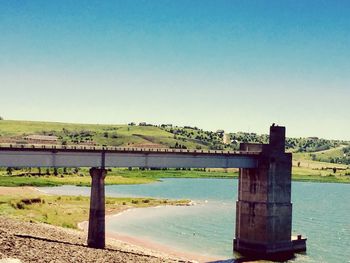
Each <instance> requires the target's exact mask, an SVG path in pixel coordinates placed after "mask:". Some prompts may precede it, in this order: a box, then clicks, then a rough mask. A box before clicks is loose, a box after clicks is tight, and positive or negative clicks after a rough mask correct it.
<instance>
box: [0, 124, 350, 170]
mask: <svg viewBox="0 0 350 263" xmlns="http://www.w3.org/2000/svg"><path fill="white" fill-rule="evenodd" d="M29 135H45V136H42V137H47V136H51V137H52V138H55V142H54V143H56V144H69V145H70V144H86V145H108V146H121V147H147V148H152V147H153V148H164V147H166V148H182V149H215V150H237V149H238V148H239V144H240V143H242V142H250V143H267V142H268V138H269V137H268V135H266V134H263V135H258V134H256V133H246V132H236V133H228V134H224V132H223V131H222V130H219V131H217V132H213V131H205V130H203V129H200V128H197V127H190V126H185V127H177V126H173V125H171V124H162V125H158V126H156V125H150V124H146V123H140V124H138V125H136V124H134V123H130V124H128V125H97V124H72V123H58V122H36V121H11V120H0V143H35V140H34V142H33V140H30V141H28V138H29V137H30V136H29ZM32 137H33V136H32ZM37 137H38V136H37ZM39 137H40V136H39ZM224 138H225V139H224ZM224 141H225V143H224ZM38 143H40V141H39V142H38ZM286 149H287V151H290V152H293V153H294V156H295V157H296V158H298V159H305V160H311V161H323V162H332V163H341V164H350V142H348V141H339V140H326V139H320V138H315V137H310V138H287V140H286Z"/></svg>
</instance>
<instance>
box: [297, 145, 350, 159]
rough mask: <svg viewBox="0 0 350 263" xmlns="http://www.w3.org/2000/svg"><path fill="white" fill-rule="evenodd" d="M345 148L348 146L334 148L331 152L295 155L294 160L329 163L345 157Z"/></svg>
mask: <svg viewBox="0 0 350 263" xmlns="http://www.w3.org/2000/svg"><path fill="white" fill-rule="evenodd" d="M344 147H346V146H340V147H337V148H332V149H329V150H325V151H319V152H307V153H306V152H303V153H293V159H295V160H303V161H313V160H317V161H320V162H329V160H330V159H335V158H342V157H344V151H343V148H344Z"/></svg>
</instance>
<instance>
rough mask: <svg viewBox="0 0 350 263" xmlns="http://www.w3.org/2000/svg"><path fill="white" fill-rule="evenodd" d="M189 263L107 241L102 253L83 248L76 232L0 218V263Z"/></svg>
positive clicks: (82, 243) (159, 253)
mask: <svg viewBox="0 0 350 263" xmlns="http://www.w3.org/2000/svg"><path fill="white" fill-rule="evenodd" d="M14 259H17V260H20V262H94V263H95V262H189V261H186V260H182V259H176V258H173V257H170V256H168V255H166V254H162V253H161V252H156V251H151V250H146V249H143V248H140V247H136V246H133V245H129V244H126V243H123V242H120V241H117V240H111V239H107V247H106V249H104V250H102V249H93V248H88V247H87V246H86V236H85V235H84V234H83V233H82V232H80V231H76V230H71V229H65V228H60V227H56V226H51V225H46V224H39V223H26V222H22V221H17V220H14V219H9V218H6V217H0V262H19V261H16V260H15V261H11V260H14Z"/></svg>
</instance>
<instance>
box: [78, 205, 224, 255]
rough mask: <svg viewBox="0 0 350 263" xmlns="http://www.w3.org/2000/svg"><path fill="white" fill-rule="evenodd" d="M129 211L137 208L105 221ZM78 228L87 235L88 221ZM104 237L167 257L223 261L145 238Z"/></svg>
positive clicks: (110, 216) (113, 234) (126, 236)
mask: <svg viewBox="0 0 350 263" xmlns="http://www.w3.org/2000/svg"><path fill="white" fill-rule="evenodd" d="M130 209H137V208H129V209H125V210H123V211H120V212H117V213H113V214H109V215H107V216H106V221H108V220H111V219H112V218H113V217H114V216H117V215H120V214H121V213H124V212H126V211H127V210H130ZM78 228H79V229H80V230H82V231H83V232H84V233H86V234H87V230H88V221H83V222H81V223H79V224H78ZM106 237H107V238H111V239H115V240H118V241H120V242H125V243H127V244H129V245H134V246H137V247H142V248H145V249H150V250H152V251H158V252H161V253H165V254H167V255H169V256H174V257H177V258H182V259H185V260H189V261H194V262H211V261H218V260H223V259H222V258H217V257H210V256H203V255H200V254H196V253H191V252H187V251H180V250H177V249H175V248H172V247H170V246H167V245H164V244H160V243H158V242H155V241H153V240H149V239H145V238H141V237H136V236H130V235H124V234H123V235H121V234H118V233H109V232H106Z"/></svg>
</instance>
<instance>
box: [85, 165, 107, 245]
mask: <svg viewBox="0 0 350 263" xmlns="http://www.w3.org/2000/svg"><path fill="white" fill-rule="evenodd" d="M106 174H107V170H106V169H101V168H91V169H90V175H91V198H90V215H89V232H88V241H87V243H88V246H89V247H93V248H104V247H105V182H104V180H105V177H106Z"/></svg>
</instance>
